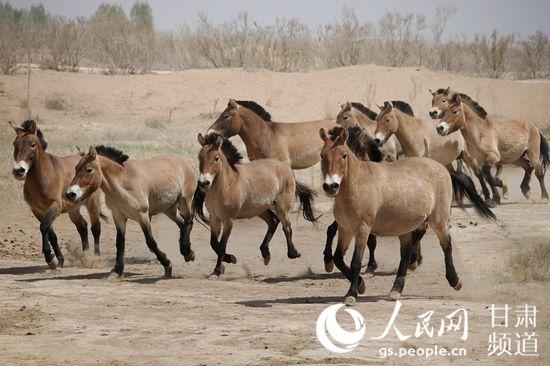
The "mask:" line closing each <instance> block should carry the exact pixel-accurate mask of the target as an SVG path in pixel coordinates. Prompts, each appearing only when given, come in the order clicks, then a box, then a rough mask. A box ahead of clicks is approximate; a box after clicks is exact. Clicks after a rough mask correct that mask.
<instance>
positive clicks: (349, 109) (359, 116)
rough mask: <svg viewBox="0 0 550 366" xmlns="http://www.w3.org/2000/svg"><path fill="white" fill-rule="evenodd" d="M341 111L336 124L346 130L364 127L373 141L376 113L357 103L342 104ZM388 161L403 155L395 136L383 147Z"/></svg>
mask: <svg viewBox="0 0 550 366" xmlns="http://www.w3.org/2000/svg"><path fill="white" fill-rule="evenodd" d="M340 107H341V110H340V112H339V113H338V115H337V116H336V123H337V124H339V125H340V126H342V127H345V128H348V129H350V128H353V127H362V128H363V129H364V130H365V132H366V133H367V134H368V136H369V137H370V138H371V139H374V136H375V134H376V125H377V124H376V117H377V116H378V115H377V114H376V112H374V111H372V110H370V109H369V108H368V107H366V106H365V105H363V104H361V103H357V102H347V103H344V104H342V105H341V106H340ZM381 150H382V151H383V152H384V154H385V156H386V160H387V161H395V160H397V157H398V156H399V155H401V153H402V151H401V145H400V144H399V141H397V138H396V137H395V135H392V136H391V137H390V138H389V139H388V141H387V142H386V143H385V144H384V145H383V146H382V147H381Z"/></svg>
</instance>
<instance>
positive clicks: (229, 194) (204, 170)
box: [193, 133, 316, 278]
mask: <svg viewBox="0 0 550 366" xmlns="http://www.w3.org/2000/svg"><path fill="white" fill-rule="evenodd" d="M197 139H198V141H199V143H200V144H201V146H202V148H201V151H200V153H199V163H200V177H199V186H200V187H201V188H202V189H204V190H205V191H206V197H205V199H204V204H205V206H206V209H207V210H208V213H209V220H210V228H211V235H210V245H211V246H212V249H213V250H214V251H215V252H216V254H217V256H218V259H217V262H216V267H215V268H214V271H213V272H212V277H213V278H218V277H219V276H220V275H221V274H222V273H223V266H222V261H223V262H227V263H236V262H237V259H236V258H235V256H233V255H231V254H227V253H226V248H227V241H228V240H229V235H231V230H232V229H233V221H234V220H236V219H244V218H252V217H256V216H259V217H260V218H261V219H262V220H264V221H265V222H266V223H267V225H268V229H267V233H266V234H265V237H264V240H263V242H262V244H261V245H260V251H261V253H262V257H263V258H264V264H266V265H267V264H268V263H269V260H270V259H271V254H270V252H269V242H270V241H271V238H272V237H273V234H274V233H275V230H276V229H277V226H278V224H279V222H281V223H282V225H283V231H284V233H285V237H286V242H287V255H288V258H290V259H294V258H298V257H300V253H299V252H298V251H297V250H296V248H295V246H294V243H293V242H292V227H291V224H290V219H289V211H290V209H291V207H292V204H293V202H294V196H295V195H296V196H298V197H299V199H300V202H301V207H303V214H304V218H305V219H306V220H309V221H311V222H315V221H316V219H315V215H314V213H313V209H312V206H311V203H312V200H313V196H314V192H313V191H312V190H310V189H309V188H307V187H306V186H304V185H302V184H299V183H297V182H296V181H295V178H294V173H293V171H292V169H291V168H290V166H289V165H288V164H287V163H285V162H283V161H280V160H276V159H259V160H255V161H252V162H250V163H247V164H242V163H241V159H242V156H241V154H240V153H239V152H238V150H237V148H236V147H235V146H234V145H233V144H232V143H231V142H230V141H229V140H227V139H225V140H224V139H223V138H222V137H221V136H220V135H218V134H216V133H211V134H208V135H206V136H204V137H203V136H202V135H201V134H199V135H198V137H197ZM193 206H194V208H195V210H196V212H197V215H198V216H199V217H204V214H203V213H202V207H203V202H202V201H201V200H195V201H194V203H193ZM222 227H223V232H222V235H221V239H219V235H220V232H221V231H222Z"/></svg>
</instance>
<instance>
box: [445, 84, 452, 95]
mask: <svg viewBox="0 0 550 366" xmlns="http://www.w3.org/2000/svg"><path fill="white" fill-rule="evenodd" d="M450 91H451V87H450V86H448V87H447V89H445V91H444V92H443V95H444V96H447V95H449V92H450Z"/></svg>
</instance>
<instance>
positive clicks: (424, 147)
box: [375, 101, 465, 172]
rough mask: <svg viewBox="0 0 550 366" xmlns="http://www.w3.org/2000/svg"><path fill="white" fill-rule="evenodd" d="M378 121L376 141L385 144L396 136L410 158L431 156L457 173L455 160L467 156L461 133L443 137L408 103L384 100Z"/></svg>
mask: <svg viewBox="0 0 550 366" xmlns="http://www.w3.org/2000/svg"><path fill="white" fill-rule="evenodd" d="M376 122H377V126H376V132H375V138H376V141H377V142H378V143H379V144H380V145H381V146H383V145H384V144H385V143H386V142H387V141H388V140H389V139H390V137H391V136H394V135H395V136H396V137H397V140H398V141H399V143H400V144H401V148H402V149H403V154H404V155H406V156H407V157H415V156H425V157H429V158H432V159H434V160H436V161H438V162H440V163H441V164H443V165H444V166H445V167H447V169H448V170H449V171H450V172H453V171H454V168H453V165H452V163H453V162H454V161H455V160H456V159H458V158H460V157H461V156H463V153H464V148H465V146H464V139H462V138H461V136H448V137H445V138H442V137H441V136H439V135H438V134H437V132H436V131H434V128H433V125H432V124H431V123H430V122H428V121H425V120H422V119H419V118H416V117H415V116H414V113H413V111H412V108H411V106H410V105H409V104H407V103H405V102H402V101H393V102H384V106H383V107H380V113H379V114H378V116H377V117H376Z"/></svg>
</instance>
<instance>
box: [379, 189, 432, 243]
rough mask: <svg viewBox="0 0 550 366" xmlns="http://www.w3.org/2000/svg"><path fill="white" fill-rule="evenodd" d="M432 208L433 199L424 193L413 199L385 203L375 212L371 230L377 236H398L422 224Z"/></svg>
mask: <svg viewBox="0 0 550 366" xmlns="http://www.w3.org/2000/svg"><path fill="white" fill-rule="evenodd" d="M432 210H433V200H432V199H431V197H424V195H418V196H415V199H414V200H412V201H411V200H407V199H402V200H398V201H394V202H390V203H387V204H386V205H384V206H382V207H381V208H380V209H379V210H378V212H377V213H376V218H375V220H374V222H373V225H372V232H373V234H376V235H378V236H399V235H403V234H406V233H409V232H411V231H413V230H415V229H416V228H418V227H419V226H420V225H422V224H423V223H424V222H425V221H426V219H427V218H428V216H430V214H431V212H432Z"/></svg>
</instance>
